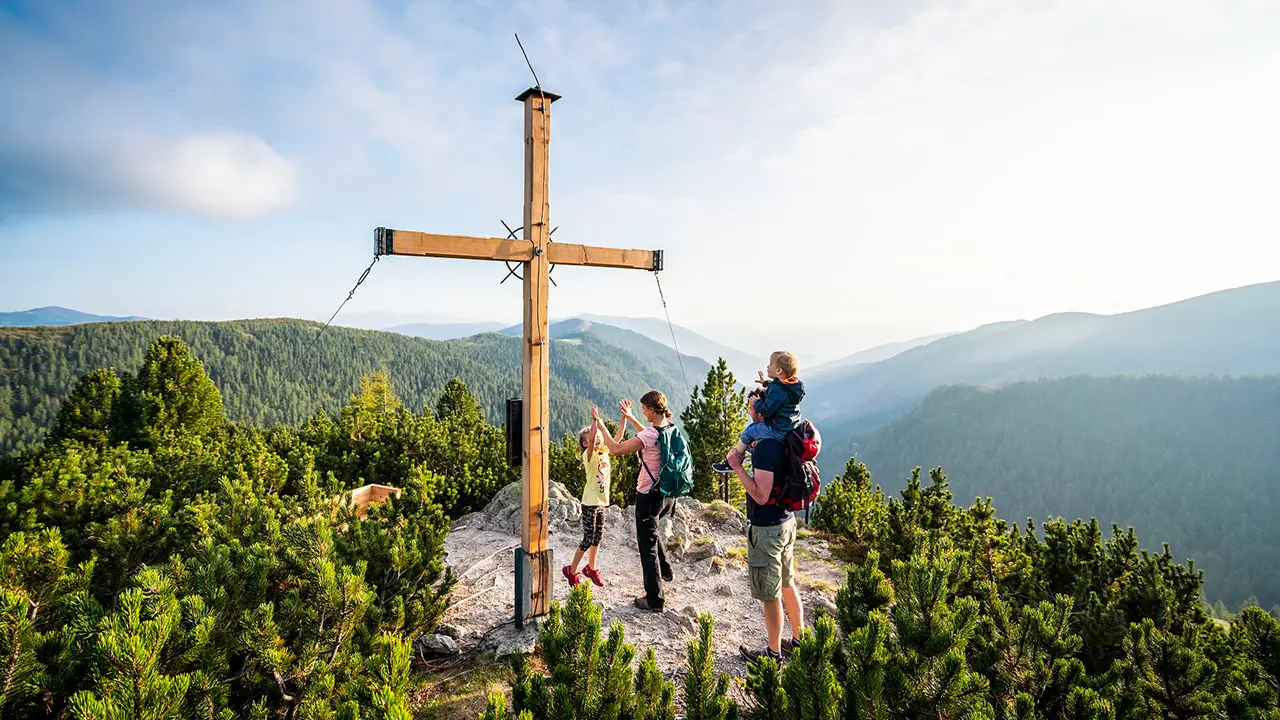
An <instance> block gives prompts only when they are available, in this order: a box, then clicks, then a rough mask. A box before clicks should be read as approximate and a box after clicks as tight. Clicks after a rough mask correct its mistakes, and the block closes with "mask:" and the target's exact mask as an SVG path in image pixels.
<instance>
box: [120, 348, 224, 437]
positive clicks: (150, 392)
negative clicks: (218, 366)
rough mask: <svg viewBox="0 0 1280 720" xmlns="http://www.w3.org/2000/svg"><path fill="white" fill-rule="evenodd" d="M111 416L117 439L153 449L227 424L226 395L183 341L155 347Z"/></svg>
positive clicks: (127, 379) (127, 381)
mask: <svg viewBox="0 0 1280 720" xmlns="http://www.w3.org/2000/svg"><path fill="white" fill-rule="evenodd" d="M124 385H125V387H126V388H127V390H126V391H125V392H123V393H121V396H120V404H121V407H120V408H118V409H117V410H116V411H115V412H114V413H113V424H114V425H115V435H116V439H117V440H120V441H124V442H132V443H134V444H136V445H137V446H138V447H143V448H154V447H157V446H158V445H160V444H161V443H163V442H165V441H167V440H171V439H173V438H179V437H207V436H210V435H212V434H214V433H216V432H218V431H220V430H222V425H223V423H224V422H225V418H224V417H223V414H222V396H221V394H220V393H219V392H218V388H217V387H216V386H214V384H213V380H211V379H209V376H208V375H207V374H206V373H205V371H204V366H203V365H201V364H200V361H199V360H197V359H196V358H195V357H194V356H193V355H192V354H191V351H190V350H189V349H188V348H187V345H186V343H184V342H183V341H182V340H180V339H178V338H176V337H172V336H163V337H161V338H160V339H159V340H156V341H155V342H154V343H152V345H151V347H150V348H149V349H148V350H147V354H146V356H144V357H143V359H142V367H141V368H140V369H139V370H138V374H137V375H136V376H133V377H131V376H125V380H124Z"/></svg>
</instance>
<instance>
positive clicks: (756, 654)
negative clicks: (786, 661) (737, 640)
mask: <svg viewBox="0 0 1280 720" xmlns="http://www.w3.org/2000/svg"><path fill="white" fill-rule="evenodd" d="M783 647H786V645H785V644H784V645H783ZM738 652H740V653H742V657H743V659H745V660H746V661H747V662H749V663H752V662H755V661H756V660H759V659H760V658H762V657H771V658H773V659H774V660H777V661H778V664H779V665H781V664H782V653H776V652H774V651H772V650H770V649H769V648H768V647H766V648H765V649H763V650H749V649H747V646H746V645H739V646H738Z"/></svg>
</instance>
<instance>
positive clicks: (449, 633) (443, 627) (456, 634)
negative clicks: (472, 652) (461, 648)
mask: <svg viewBox="0 0 1280 720" xmlns="http://www.w3.org/2000/svg"><path fill="white" fill-rule="evenodd" d="M436 634H438V635H444V636H445V637H451V638H453V639H454V640H461V639H463V638H465V637H466V636H467V631H466V630H463V629H462V628H460V627H458V626H457V625H450V624H449V623H440V624H439V625H437V626H436Z"/></svg>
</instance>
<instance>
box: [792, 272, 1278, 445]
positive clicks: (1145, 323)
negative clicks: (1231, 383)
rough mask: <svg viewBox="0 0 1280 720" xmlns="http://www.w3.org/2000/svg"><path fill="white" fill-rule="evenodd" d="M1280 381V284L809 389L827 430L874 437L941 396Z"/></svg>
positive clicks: (915, 356)
mask: <svg viewBox="0 0 1280 720" xmlns="http://www.w3.org/2000/svg"><path fill="white" fill-rule="evenodd" d="M1277 372H1280V282H1272V283H1263V284H1259V285H1250V286H1247V287H1242V288H1236V289H1232V290H1223V291H1220V292H1215V293H1211V294H1208V295H1203V296H1200V297H1195V298H1191V299H1189V300H1183V301H1181V302H1176V303H1172V304H1169V305H1162V306H1159V307H1154V308H1148V309H1145V310H1138V311H1135V312H1129V313H1123V314H1119V315H1090V314H1087V313H1061V314H1057V315H1049V316H1047V317H1043V318H1040V319H1039V320H1034V321H1021V320H1020V321H1013V322H1002V323H994V324H991V325H984V326H982V327H979V328H977V329H975V330H971V331H969V332H963V333H958V334H955V335H949V336H947V337H944V338H941V339H938V340H934V341H933V342H930V343H928V344H927V345H922V346H919V347H915V348H911V349H909V350H906V351H905V352H902V353H900V354H898V355H895V356H893V357H891V358H889V359H886V360H881V361H880V362H875V363H870V364H859V365H852V366H849V367H845V368H837V369H833V370H831V371H830V372H825V373H820V374H818V375H817V376H815V377H813V378H810V379H807V380H806V391H807V398H806V400H805V404H804V410H805V412H807V413H808V414H809V416H810V417H812V418H814V419H815V420H821V421H823V422H824V423H825V427H824V430H837V431H842V432H860V431H867V430H870V429H874V428H875V427H878V426H880V425H883V424H884V423H886V422H888V421H890V420H892V419H894V418H896V417H898V416H900V415H902V414H903V413H904V412H906V411H907V410H910V409H911V408H912V407H914V406H916V405H917V404H919V402H920V400H921V399H923V398H924V397H925V395H927V394H928V393H929V391H931V390H933V389H934V388H936V387H939V386H944V385H954V384H974V385H986V386H991V387H998V386H1001V385H1005V384H1007V383H1011V382H1015V381H1020V380H1035V379H1039V378H1055V377H1066V376H1071V375H1183V376H1196V375H1219V376H1223V375H1225V376H1244V375H1265V374H1270V373H1277Z"/></svg>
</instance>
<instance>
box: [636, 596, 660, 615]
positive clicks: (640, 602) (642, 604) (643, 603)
mask: <svg viewBox="0 0 1280 720" xmlns="http://www.w3.org/2000/svg"><path fill="white" fill-rule="evenodd" d="M636 607H638V608H640V609H641V610H648V611H649V612H662V608H660V607H657V608H656V607H649V598H647V597H645V596H643V595H641V596H640V597H638V598H636Z"/></svg>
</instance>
